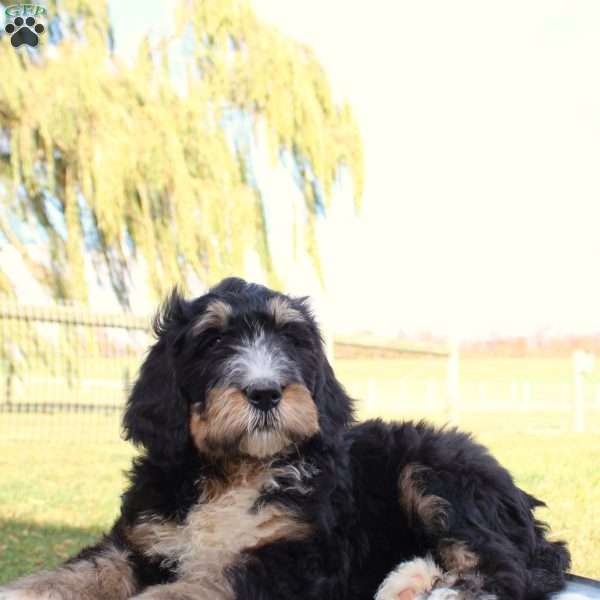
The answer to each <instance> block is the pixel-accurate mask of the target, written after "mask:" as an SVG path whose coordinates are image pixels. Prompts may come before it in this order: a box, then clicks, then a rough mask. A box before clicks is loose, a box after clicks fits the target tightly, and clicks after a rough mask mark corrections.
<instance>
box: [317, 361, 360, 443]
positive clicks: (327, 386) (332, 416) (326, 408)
mask: <svg viewBox="0 0 600 600" xmlns="http://www.w3.org/2000/svg"><path fill="white" fill-rule="evenodd" d="M320 363H321V364H320V368H319V376H318V380H317V385H316V396H317V398H316V399H317V404H318V405H319V406H321V415H322V416H321V429H326V430H328V431H327V433H328V434H331V435H335V434H336V433H341V432H342V431H344V430H345V429H346V428H347V427H348V426H350V425H352V423H354V402H353V400H352V398H350V396H348V394H346V391H345V390H344V388H343V387H342V384H341V383H340V382H339V381H338V380H337V378H336V376H335V373H334V372H333V369H332V367H331V365H330V364H329V361H328V360H327V357H326V356H325V352H322V356H321V359H320Z"/></svg>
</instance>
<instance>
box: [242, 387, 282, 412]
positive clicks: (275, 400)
mask: <svg viewBox="0 0 600 600" xmlns="http://www.w3.org/2000/svg"><path fill="white" fill-rule="evenodd" d="M244 392H245V393H246V396H247V398H248V400H249V402H250V404H252V406H255V407H256V408H258V409H260V410H265V411H266V410H271V409H272V408H275V407H276V406H277V405H278V404H279V401H280V400H281V387H280V386H279V385H277V384H276V383H264V384H258V385H252V386H248V387H247V388H246V389H245V390H244Z"/></svg>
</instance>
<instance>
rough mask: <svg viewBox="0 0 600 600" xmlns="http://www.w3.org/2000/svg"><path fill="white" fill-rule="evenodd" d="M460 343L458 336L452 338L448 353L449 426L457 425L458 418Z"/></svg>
mask: <svg viewBox="0 0 600 600" xmlns="http://www.w3.org/2000/svg"><path fill="white" fill-rule="evenodd" d="M459 355H460V342H459V339H458V336H454V337H453V338H452V340H451V342H450V352H449V353H448V371H447V379H446V386H447V397H448V406H447V412H448V422H449V423H450V424H451V425H458V421H459V417H460V373H459V370H460V361H459Z"/></svg>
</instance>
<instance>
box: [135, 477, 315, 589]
mask: <svg viewBox="0 0 600 600" xmlns="http://www.w3.org/2000/svg"><path fill="white" fill-rule="evenodd" d="M298 483H299V484H300V483H303V485H304V486H306V483H305V482H300V481H298ZM277 487H279V486H278V484H277V483H276V480H275V479H274V477H273V471H267V470H263V471H261V472H258V473H241V474H240V476H239V477H238V478H237V480H236V481H233V482H232V483H231V485H229V486H228V487H226V488H224V489H220V490H211V491H209V492H208V493H205V495H204V496H203V497H202V498H201V499H200V502H199V503H198V504H197V505H196V506H195V507H194V508H193V509H192V510H191V511H190V512H189V514H188V516H187V518H186V520H185V522H184V523H183V524H181V525H177V524H174V523H172V522H164V521H156V520H154V519H152V518H150V519H148V520H144V521H142V522H140V523H139V524H138V525H136V526H135V527H134V529H133V531H132V539H133V541H134V543H135V544H136V545H138V546H139V547H141V548H143V551H144V553H145V554H146V555H147V556H152V557H160V558H162V559H163V561H164V562H165V563H167V564H171V565H173V566H175V567H176V568H177V572H178V575H179V577H180V578H182V579H185V580H188V581H197V582H199V583H200V582H201V583H202V584H203V585H204V586H206V588H207V589H211V590H213V589H215V590H219V591H223V590H225V589H226V588H227V582H226V581H225V580H224V577H223V570H224V569H225V568H226V567H228V566H230V565H232V564H234V563H235V562H236V560H238V559H239V556H240V554H241V553H242V552H243V551H244V550H250V549H253V548H259V547H261V546H263V545H266V544H269V543H272V542H275V541H277V540H282V539H302V538H304V537H306V536H308V535H309V534H310V526H309V525H308V524H307V523H305V522H303V521H301V520H299V519H298V517H297V516H296V515H294V514H292V513H291V512H290V510H289V509H287V508H285V507H283V506H280V505H278V504H276V503H269V504H266V505H262V506H257V500H258V499H259V497H260V495H261V493H262V491H263V490H265V489H269V488H270V489H275V488H277ZM305 489H306V487H299V490H305ZM300 493H303V492H302V491H301V492H300Z"/></svg>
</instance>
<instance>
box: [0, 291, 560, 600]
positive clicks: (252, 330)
mask: <svg viewBox="0 0 600 600" xmlns="http://www.w3.org/2000/svg"><path fill="white" fill-rule="evenodd" d="M155 331H156V335H157V341H156V343H155V344H154V346H153V347H152V348H151V350H150V352H149V355H148V357H147V358H146V360H145V362H144V364H143V366H142V368H141V372H140V375H139V378H138V380H137V382H136V384H135V386H134V388H133V390H132V393H131V395H130V398H129V400H128V404H127V410H126V412H125V417H124V428H125V432H126V434H127V437H128V438H129V439H131V440H133V442H135V443H136V444H138V445H140V446H141V447H142V448H143V452H142V454H141V456H140V457H139V458H137V459H136V460H135V461H134V464H133V468H132V470H131V476H130V479H131V483H130V485H129V488H128V489H127V491H126V492H125V493H124V495H123V502H122V508H121V515H120V516H119V518H118V520H117V521H116V523H115V525H114V527H113V529H112V530H111V531H110V533H109V534H108V535H107V536H106V537H105V538H104V539H103V540H102V541H100V542H99V543H98V544H97V545H96V546H93V547H91V548H87V549H85V550H83V551H82V552H81V553H80V554H79V555H78V556H77V557H75V558H73V559H72V560H70V561H68V562H67V563H65V564H64V565H63V566H61V567H60V568H58V569H57V570H55V571H50V572H44V573H38V574H34V575H31V576H29V577H26V578H24V579H21V580H19V581H17V582H15V583H13V584H11V585H9V586H8V587H5V588H1V589H0V598H3V599H4V600H71V599H73V600H74V599H81V600H100V599H102V600H124V599H126V598H137V599H139V600H196V599H197V600H250V599H252V600H280V599H289V600H296V599H297V600H300V599H302V600H311V599H314V600H317V599H318V600H327V599H331V600H371V599H372V598H373V597H374V596H375V595H377V598H378V600H392V599H398V600H410V599H411V598H413V597H415V596H418V597H420V598H424V597H427V596H431V597H432V598H461V599H467V598H474V599H485V598H492V597H496V598H498V599H500V600H526V599H529V600H538V599H540V600H541V599H543V598H545V597H546V596H547V595H548V594H549V593H551V592H554V591H557V590H560V589H561V587H562V585H563V573H564V570H565V568H566V567H567V565H568V562H569V558H568V553H567V551H566V549H565V547H564V545H563V544H561V543H556V542H549V541H547V540H546V538H545V529H544V527H543V525H541V524H540V523H539V522H537V521H536V520H535V519H534V517H533V515H532V510H533V509H534V508H535V506H537V505H539V504H540V503H539V502H538V501H537V500H535V499H534V498H532V497H531V496H529V495H527V494H526V493H524V492H522V491H521V490H519V489H518V488H517V487H515V485H514V484H513V481H512V479H511V477H510V475H509V474H508V473H507V472H506V471H505V470H504V469H503V468H502V467H500V466H499V465H498V463H497V462H496V461H495V460H494V459H493V458H492V457H491V456H490V455H489V454H488V453H487V451H486V450H485V449H484V448H483V447H481V446H479V445H477V444H476V443H474V442H473V441H472V440H471V439H470V437H469V436H468V435H465V434H462V433H459V432H456V431H454V430H443V431H438V430H434V429H433V428H431V427H429V426H427V425H425V424H413V423H401V424H394V425H385V424H383V423H382V422H380V421H372V422H368V423H364V424H362V425H359V426H354V424H353V417H352V402H351V400H350V398H349V397H348V396H347V395H346V394H345V392H344V390H343V389H342V387H341V386H340V384H339V383H338V381H337V380H336V378H335V376H334V374H333V372H332V369H331V367H330V365H329V363H328V362H327V359H326V357H325V354H324V352H323V347H322V342H321V338H320V334H319V330H318V328H317V325H316V324H315V321H314V319H313V317H312V315H311V314H310V311H309V309H308V308H307V306H306V303H305V302H304V301H303V300H299V299H293V298H289V297H287V296H284V295H282V294H278V293H276V292H273V291H271V290H269V289H267V288H265V287H262V286H259V285H253V284H247V283H246V282H244V281H242V280H240V279H227V280H225V281H223V282H222V283H221V284H220V285H218V286H217V287H215V288H213V289H212V290H211V291H210V292H209V293H208V294H206V295H205V296H202V297H200V298H197V299H196V300H193V301H186V300H184V299H183V298H181V297H180V296H179V295H177V294H173V295H172V296H171V298H170V299H169V300H168V302H167V303H166V305H165V307H164V309H163V310H162V312H161V314H160V316H159V317H158V318H157V321H156V324H155ZM90 468H93V465H90ZM398 564H400V566H397V565H398Z"/></svg>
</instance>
